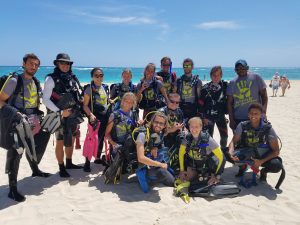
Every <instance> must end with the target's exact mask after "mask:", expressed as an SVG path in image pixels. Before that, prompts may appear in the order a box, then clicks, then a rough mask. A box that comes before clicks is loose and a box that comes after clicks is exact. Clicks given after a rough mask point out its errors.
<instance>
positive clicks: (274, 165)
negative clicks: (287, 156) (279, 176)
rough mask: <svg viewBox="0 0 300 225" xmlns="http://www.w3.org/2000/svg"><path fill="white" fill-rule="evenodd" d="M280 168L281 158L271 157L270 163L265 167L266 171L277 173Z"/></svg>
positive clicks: (281, 165)
mask: <svg viewBox="0 0 300 225" xmlns="http://www.w3.org/2000/svg"><path fill="white" fill-rule="evenodd" d="M282 168H283V164H282V160H281V159H278V158H275V159H272V160H271V162H270V164H269V165H267V166H266V167H265V169H266V171H267V172H271V173H278V172H279V171H280V170H281V169H282Z"/></svg>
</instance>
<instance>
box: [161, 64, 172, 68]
mask: <svg viewBox="0 0 300 225" xmlns="http://www.w3.org/2000/svg"><path fill="white" fill-rule="evenodd" d="M162 66H164V67H167V66H170V64H162Z"/></svg>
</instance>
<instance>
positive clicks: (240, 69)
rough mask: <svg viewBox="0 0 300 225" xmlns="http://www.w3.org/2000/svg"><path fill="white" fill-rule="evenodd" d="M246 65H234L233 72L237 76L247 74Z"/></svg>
mask: <svg viewBox="0 0 300 225" xmlns="http://www.w3.org/2000/svg"><path fill="white" fill-rule="evenodd" d="M247 71H248V67H245V66H243V65H242V64H238V65H237V66H236V67H235V72H236V73H237V75H238V76H239V77H243V76H246V75H247Z"/></svg>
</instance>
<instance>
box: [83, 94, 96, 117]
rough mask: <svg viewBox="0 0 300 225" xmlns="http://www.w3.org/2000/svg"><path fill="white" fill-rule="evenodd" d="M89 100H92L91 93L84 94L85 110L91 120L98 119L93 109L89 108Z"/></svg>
mask: <svg viewBox="0 0 300 225" xmlns="http://www.w3.org/2000/svg"><path fill="white" fill-rule="evenodd" d="M89 102H90V95H88V94H84V96H83V110H84V112H85V114H86V115H87V117H88V118H89V119H90V121H91V122H93V121H94V120H95V119H96V116H95V115H94V114H93V113H92V111H91V110H90V108H89Z"/></svg>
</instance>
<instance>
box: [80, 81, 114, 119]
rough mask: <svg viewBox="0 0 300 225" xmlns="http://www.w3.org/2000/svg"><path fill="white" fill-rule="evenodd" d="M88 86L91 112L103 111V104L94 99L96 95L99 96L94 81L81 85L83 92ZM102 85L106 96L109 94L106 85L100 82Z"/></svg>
mask: <svg viewBox="0 0 300 225" xmlns="http://www.w3.org/2000/svg"><path fill="white" fill-rule="evenodd" d="M88 87H91V92H90V101H89V108H90V109H91V111H92V113H94V114H95V113H96V114H97V113H101V112H103V111H105V107H104V106H103V105H101V104H100V103H98V102H97V101H95V99H96V98H97V97H98V98H99V97H100V95H99V92H98V91H97V88H96V86H95V84H94V82H93V81H92V82H91V83H90V84H87V85H85V86H84V87H83V93H84V91H85V90H86V89H87V88H88ZM102 87H103V88H104V90H105V93H106V96H107V98H108V96H109V88H108V85H106V84H102ZM100 88H101V87H100Z"/></svg>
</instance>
